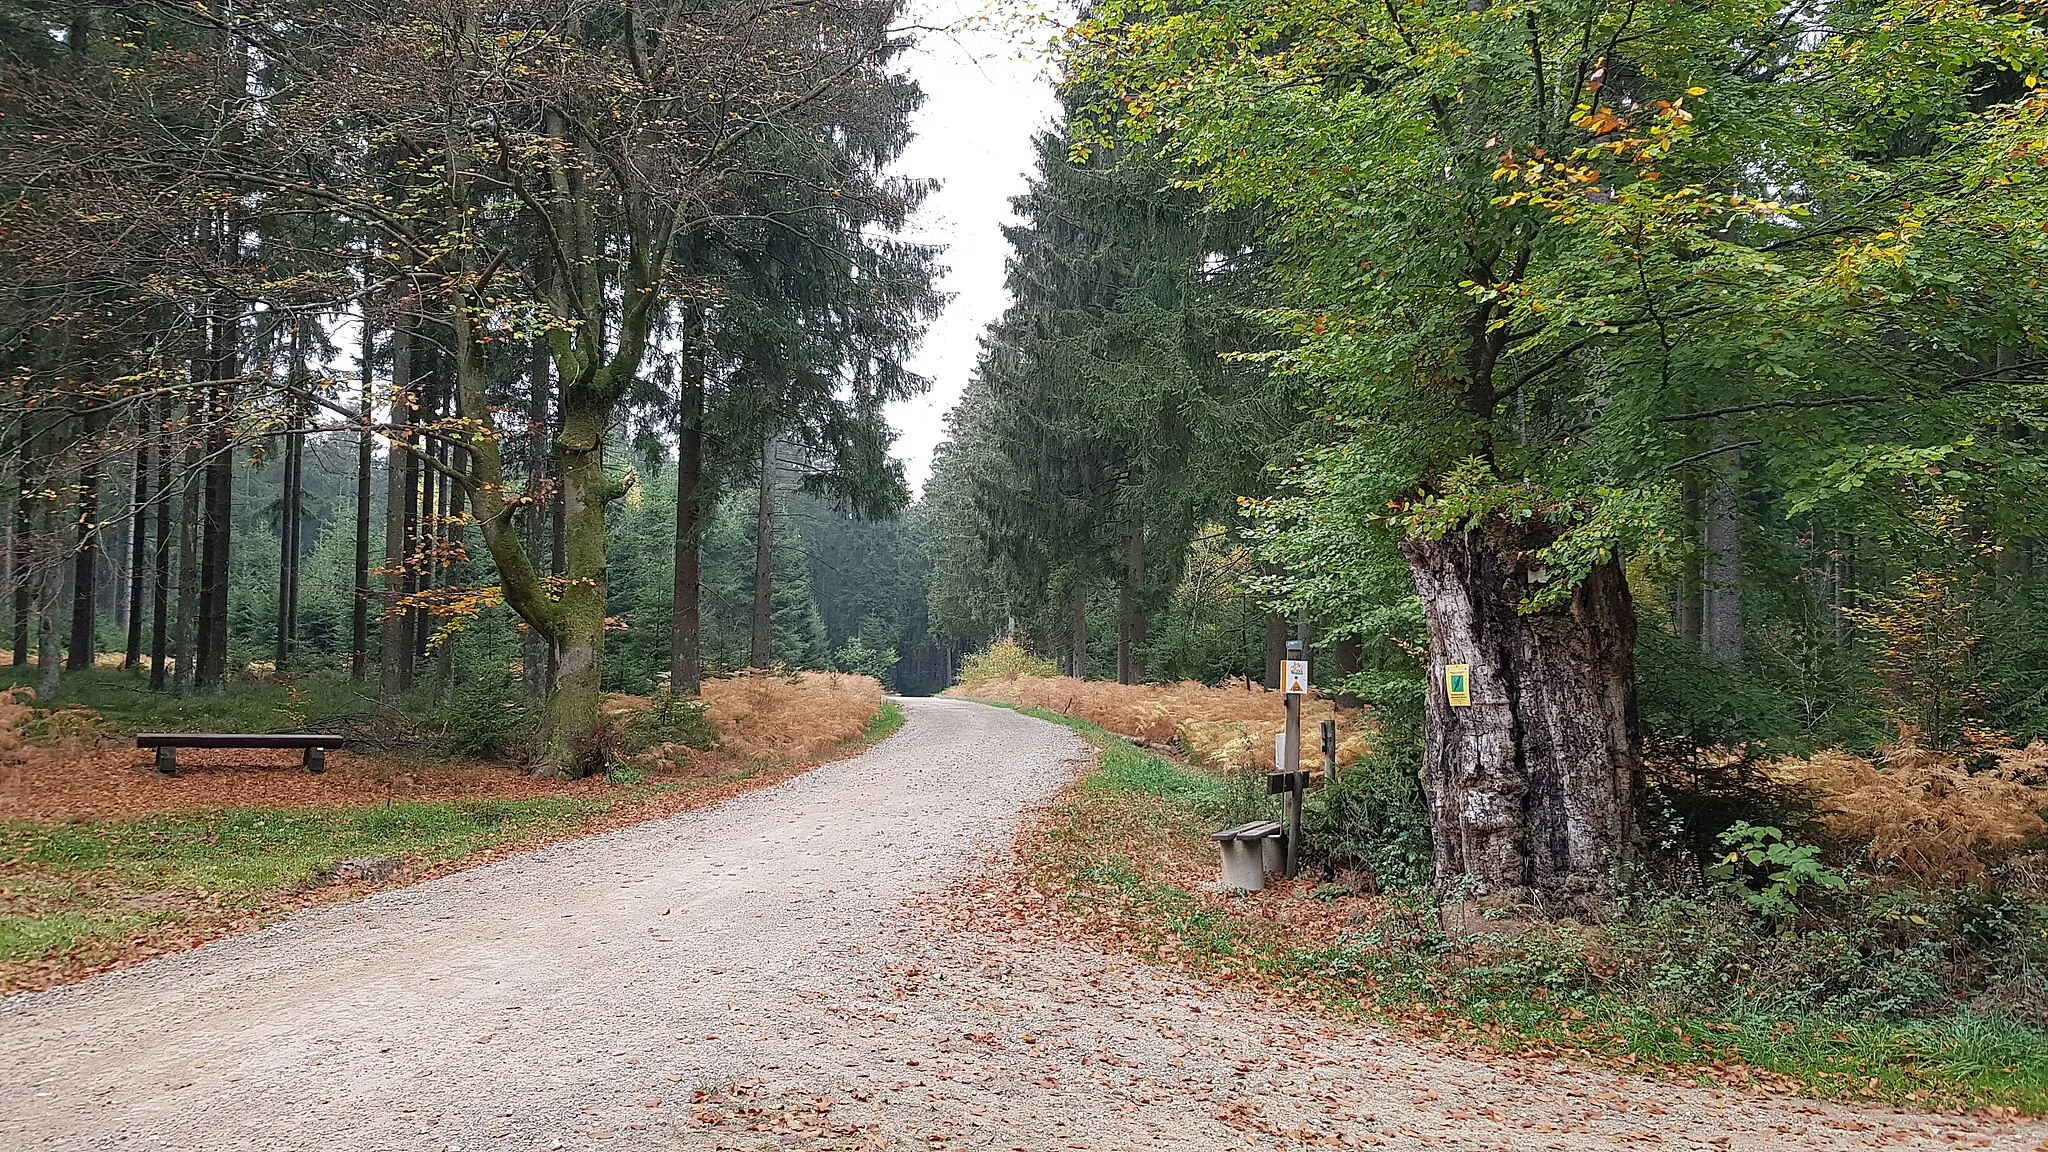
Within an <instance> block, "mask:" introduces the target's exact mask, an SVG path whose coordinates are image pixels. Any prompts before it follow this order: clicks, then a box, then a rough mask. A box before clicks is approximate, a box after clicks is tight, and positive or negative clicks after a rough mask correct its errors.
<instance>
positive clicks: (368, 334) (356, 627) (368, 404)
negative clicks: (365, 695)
mask: <svg viewBox="0 0 2048 1152" xmlns="http://www.w3.org/2000/svg"><path fill="white" fill-rule="evenodd" d="M362 357H363V402H362V409H361V416H362V421H363V430H362V432H361V433H360V434H359V435H358V436H357V437H356V555H355V568H354V570H353V571H354V574H355V578H354V581H353V583H352V585H351V586H352V587H353V588H354V590H355V594H354V596H353V597H351V604H350V611H349V620H348V678H349V680H350V681H351V682H353V683H356V684H361V683H362V682H363V680H364V679H365V678H366V677H367V676H368V675H369V671H370V496H371V492H370V469H371V465H372V464H373V463H375V445H374V444H373V443H372V438H371V435H370V426H371V425H372V424H373V423H375V421H376V419H377V410H376V406H375V402H374V401H375V397H374V392H375V384H376V363H377V329H376V326H375V324H374V323H373V322H372V321H371V319H370V305H369V302H368V300H367V299H365V301H364V303H363V349H362Z"/></svg>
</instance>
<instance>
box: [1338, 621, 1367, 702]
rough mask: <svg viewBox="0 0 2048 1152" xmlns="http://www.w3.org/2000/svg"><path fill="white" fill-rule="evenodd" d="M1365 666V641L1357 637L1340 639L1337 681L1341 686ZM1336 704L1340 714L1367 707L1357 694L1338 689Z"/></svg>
mask: <svg viewBox="0 0 2048 1152" xmlns="http://www.w3.org/2000/svg"><path fill="white" fill-rule="evenodd" d="M1364 664H1365V643H1364V641H1362V640H1360V639H1359V638H1358V637H1357V636H1356V635H1351V636H1344V637H1341V638H1340V639H1338V641H1337V680H1338V683H1339V684H1342V683H1344V682H1345V681H1347V680H1349V679H1350V678H1351V677H1353V676H1356V675H1358V674H1359V672H1360V671H1362V670H1363V667H1364ZM1336 704H1337V710H1338V711H1340V712H1349V711H1352V710H1353V709H1357V708H1363V707H1365V701H1363V700H1361V699H1359V698H1358V696H1357V694H1356V693H1353V692H1349V691H1346V690H1345V689H1343V688H1339V689H1337V697H1336Z"/></svg>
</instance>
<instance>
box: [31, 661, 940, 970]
mask: <svg viewBox="0 0 2048 1152" xmlns="http://www.w3.org/2000/svg"><path fill="white" fill-rule="evenodd" d="M132 680H133V678H132V677H126V676H122V675H118V674H105V673H102V674H98V675H97V676H96V677H95V678H94V679H92V680H89V681H85V682H83V683H81V684H80V685H79V687H80V688H81V689H82V691H80V692H79V693H78V697H79V698H81V699H82V700H83V701H85V702H89V703H90V704H93V705H99V706H100V707H97V708H93V707H88V708H73V709H72V710H70V711H60V712H57V713H55V714H54V716H53V715H52V714H49V713H38V714H35V715H33V716H30V717H29V718H27V719H26V720H24V721H22V722H21V723H20V724H18V725H16V728H28V729H35V728H37V727H39V726H40V727H44V728H47V727H51V726H55V727H57V728H60V729H63V731H59V732H56V733H52V732H47V731H43V732H32V733H31V734H32V735H35V736H38V737H40V738H42V739H46V740H53V741H54V742H53V743H51V744H47V745H41V746H36V745H30V744H25V743H22V742H20V741H19V740H14V741H12V742H11V746H10V747H9V748H8V749H7V750H6V751H8V752H9V753H11V755H8V756H6V757H4V758H0V993H4V992H16V991H22V990H27V989H36V988H44V987H49V986H51V985H54V984H58V983H62V982H65V981H69V980H75V979H78V978H80V977H82V976H85V975H88V974H91V973H93V972H97V971H103V970H106V969H110V968H116V967H121V966H124V965H128V964H133V963H137V962H140V961H143V960H147V959H150V958H152V957H155V956H159V955H164V954H167V953H171V952H176V951H180V950H183V949H187V948H192V947H195V946H197V945H199V944H201V943H203V942H205V941H208V940H213V939H218V938H220V937H222V936H225V935H229V934H232V933H235V932H240V931H246V930H248V929H251V928H254V927H257V926H260V925H263V924H267V923H272V922H274V921H276V920H278V919H281V918H282V917H284V916H287V915H289V914H291V913H293V912H296V911H299V910H301V909H304V908H307V907H311V906H314V905H318V904H326V903H331V902H334V901H337V900H347V899H352V898H355V897H359V896H362V895H364V894H366V893H369V892H373V891H377V890H381V889H386V888H394V887H399V886H402V885H406V884H412V883H417V882H419V881H420V880H423V879H426V878H428V877H431V876H437V875H444V874H448V873H452V872H455V871H459V870H460V869H463V868H467V867H472V866H474V865H477V864H481V863H484V862H486V861H489V860H492V859H497V858H501V857H504V856H507V855H511V854H513V853H516V852H520V851H525V850H528V849H532V848H536V847H539V846H541V845H543V844H547V843H550V842H553V841H556V840H561V839H564V838H567V837H571V836H578V835H586V834H589V833H592V832H596V831H601V830H603V829H606V828H611V827H619V826H623V825H626V824H631V823H635V822H639V821H644V820H652V819H658V818H661V817H665V816H671V815H674V814H676V813H678V812H682V811H687V810H689V809H692V808H701V807H705V806H707V805H713V804H717V803H719V802H720V801H723V800H727V799H730V798H731V797H733V796H736V795H738V794H740V793H742V792H745V791H748V790H750V789H754V788H761V787H766V786H768V785H770V784H773V783H775V782H777V781H779V780H784V779H787V778H789V777H790V776H792V775H795V774H796V773H798V772H801V771H803V770H805V769H807V768H809V767H811V766H813V765H815V764H817V763H818V762H819V761H820V760H821V759H823V758H826V757H828V756H831V755H838V754H844V753H846V752H850V751H852V750H854V749H856V748H858V747H861V746H864V745H865V744H868V743H873V742H874V741H875V740H879V739H880V738H882V737H883V736H886V735H887V734H888V733H890V732H892V731H894V730H895V727H896V726H897V725H899V724H900V723H901V713H900V712H898V711H897V710H896V709H895V708H894V706H893V705H887V704H885V703H884V702H883V700H882V698H881V691H880V686H879V685H877V684H875V683H874V682H873V681H871V680H861V679H857V678H850V677H827V676H818V675H815V674H804V675H802V676H791V677H768V676H760V677H741V678H735V679H732V680H726V681H718V682H715V683H714V684H713V685H711V686H710V687H709V688H708V690H707V692H706V701H707V706H708V708H709V711H710V713H711V718H712V720H713V721H714V723H715V726H716V727H717V728H718V730H719V732H720V737H721V747H720V748H718V749H716V750H713V751H710V752H702V753H699V752H694V751H688V750H684V752H683V755H682V756H681V757H680V758H679V759H677V760H675V761H673V762H667V761H664V762H661V763H657V764H654V765H652V766H651V767H649V768H648V769H647V770H644V771H643V770H641V769H640V768H638V767H635V768H634V769H633V770H631V771H628V772H625V773H623V774H615V775H610V776H606V775H599V776H593V777H588V778H585V779H581V780H536V779H533V778H532V777H531V776H529V775H528V774H527V773H526V772H525V771H524V770H523V769H521V768H519V767H518V766H515V765H511V764H504V763H490V762H451V761H445V760H438V759H435V758H432V757H429V756H426V755H422V754H419V753H400V752H386V753H383V754H363V753H354V752H348V751H336V752H332V753H330V754H329V757H328V767H327V771H326V772H325V773H322V774H319V775H314V774H311V773H308V772H305V771H302V770H300V768H299V766H298V756H297V754H296V753H293V752H277V751H254V752H234V751H189V750H188V751H181V753H180V755H179V768H178V772H177V774H176V775H174V776H163V775H159V774H158V773H156V772H155V771H153V770H152V767H151V754H150V753H148V752H145V751H138V750H137V749H135V748H134V747H132V741H130V740H129V739H128V737H129V736H130V735H132V733H133V732H134V731H135V730H138V729H141V728H157V727H162V728H169V729H172V730H180V729H184V730H198V729H203V728H217V729H222V730H227V731H268V730H272V729H273V728H278V727H284V728H304V727H316V726H322V725H323V724H324V723H331V721H332V720H333V719H335V718H337V717H343V716H349V715H352V713H351V712H350V711H348V708H349V705H350V699H345V697H348V695H349V689H348V687H347V686H346V685H339V686H337V685H334V684H326V685H320V686H319V687H318V689H317V691H316V692H315V693H312V694H308V693H304V692H294V691H293V690H292V689H291V687H290V686H277V685H262V684H257V685H238V686H237V687H236V688H235V689H233V690H232V691H231V692H230V693H229V694H227V695H226V696H223V697H207V698H201V699H198V700H194V701H188V702H186V703H188V704H190V705H192V709H191V711H190V712H183V713H181V712H179V711H178V710H176V709H174V708H173V709H169V710H166V709H165V705H164V704H163V703H162V702H161V701H160V699H159V698H157V697H154V696H152V695H150V694H148V693H144V692H140V691H138V690H135V689H134V687H133V685H132V683H131V681H132ZM295 697H296V698H295ZM620 703H621V704H622V706H625V707H629V708H630V707H631V706H632V705H634V704H644V703H645V702H644V701H636V700H634V699H633V698H630V697H626V698H621V699H620ZM355 706H356V707H357V708H360V706H361V705H360V702H359V701H358V702H356V703H355ZM150 709H156V710H158V711H162V712H163V714H162V715H156V714H152V713H151V712H149V711H148V710H150ZM4 710H5V711H7V712H8V713H10V717H0V719H11V718H18V715H19V714H21V713H26V712H27V709H25V708H21V707H19V706H9V707H7V708H5V709H4ZM193 713H197V714H196V715H195V714H193ZM308 713H312V714H313V718H312V719H311V720H309V719H308V716H307V714H308ZM5 735H7V736H9V737H18V736H20V735H21V732H20V731H18V730H12V729H10V730H9V731H7V732H6V733H5Z"/></svg>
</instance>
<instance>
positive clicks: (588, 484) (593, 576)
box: [536, 389, 612, 776]
mask: <svg viewBox="0 0 2048 1152" xmlns="http://www.w3.org/2000/svg"><path fill="white" fill-rule="evenodd" d="M581 391H583V390H581V389H570V390H568V392H567V394H566V395H564V397H563V402H562V437H561V441H560V449H561V456H562V531H563V539H564V543H565V552H564V558H565V559H566V561H567V563H568V567H567V570H566V571H565V572H564V573H563V583H562V594H561V598H560V600H559V601H557V612H556V618H555V637H554V639H555V652H556V654H557V656H556V664H555V684H554V691H553V692H551V693H550V694H549V695H548V701H547V728H546V731H545V732H544V734H543V741H542V743H543V746H544V749H545V751H544V753H543V760H542V763H541V764H539V765H536V770H537V771H541V772H554V773H559V774H562V775H570V776H578V775H582V774H583V773H585V772H587V771H589V770H590V769H592V768H593V767H595V766H596V765H595V763H594V761H595V759H596V758H597V757H598V756H599V755H600V750H599V749H598V747H597V735H598V723H599V719H598V705H599V704H600V703H602V700H603V683H604V619H605V590H606V588H607V587H608V585H607V584H606V572H605V522H604V510H605V505H606V504H608V503H610V501H611V498H612V494H611V484H610V481H608V480H607V479H606V477H605V474H604V428H605V423H606V421H607V419H608V418H609V416H610V414H611V410H610V409H611V406H610V405H609V404H608V403H593V402H592V400H591V398H589V397H587V396H584V397H579V396H578V393H579V392H581Z"/></svg>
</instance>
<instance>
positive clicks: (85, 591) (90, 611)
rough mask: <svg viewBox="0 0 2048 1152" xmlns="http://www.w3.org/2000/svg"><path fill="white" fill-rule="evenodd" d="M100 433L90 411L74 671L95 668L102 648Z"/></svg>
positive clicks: (74, 607)
mask: <svg viewBox="0 0 2048 1152" xmlns="http://www.w3.org/2000/svg"><path fill="white" fill-rule="evenodd" d="M98 433H99V422H98V420H96V419H95V418H94V417H93V415H92V413H91V412H90V411H88V412H87V414H86V416H85V420H84V435H83V437H82V438H81V439H82V440H83V446H82V453H81V456H80V460H79V468H78V552H77V555H76V556H75V557H74V558H73V560H72V566H73V569H74V570H73V573H72V578H71V657H70V659H69V660H68V661H67V662H66V663H67V667H69V668H70V669H71V671H73V672H79V671H83V670H85V669H87V668H90V667H92V664H93V656H94V655H95V649H96V648H97V647H98V644H97V643H96V641H97V640H98V636H97V635H96V632H97V624H98V620H97V616H98V612H97V609H98V607H99V605H98V602H97V601H96V599H95V596H94V594H95V593H96V592H98V590H99V557H100V464H99V457H98V449H97V447H96V446H95V445H94V440H95V439H96V438H97V436H98Z"/></svg>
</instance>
